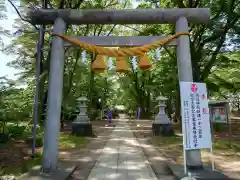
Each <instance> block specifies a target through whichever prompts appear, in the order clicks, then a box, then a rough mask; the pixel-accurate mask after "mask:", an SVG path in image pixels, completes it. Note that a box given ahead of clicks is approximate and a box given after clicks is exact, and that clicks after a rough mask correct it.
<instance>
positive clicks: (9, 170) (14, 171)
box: [0, 153, 41, 177]
mask: <svg viewBox="0 0 240 180" xmlns="http://www.w3.org/2000/svg"><path fill="white" fill-rule="evenodd" d="M40 164H41V153H36V156H35V158H29V159H25V160H24V162H23V164H22V166H20V167H19V166H18V167H1V169H0V177H1V176H4V175H13V176H20V175H21V174H23V173H26V172H28V171H29V170H30V169H31V168H32V167H34V166H38V165H40Z"/></svg>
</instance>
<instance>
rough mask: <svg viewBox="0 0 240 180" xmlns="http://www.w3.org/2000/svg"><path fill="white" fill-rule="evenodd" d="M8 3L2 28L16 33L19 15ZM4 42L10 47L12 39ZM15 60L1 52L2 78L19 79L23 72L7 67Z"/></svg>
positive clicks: (0, 22) (16, 2) (4, 38)
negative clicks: (14, 25) (15, 21)
mask: <svg viewBox="0 0 240 180" xmlns="http://www.w3.org/2000/svg"><path fill="white" fill-rule="evenodd" d="M5 2H6V9H7V18H6V19H3V20H0V26H1V27H4V28H5V29H7V30H10V31H11V32H12V33H14V32H16V31H17V29H14V28H13V27H12V26H13V24H14V19H16V18H18V15H17V13H16V11H15V10H14V8H13V7H12V6H11V5H10V3H8V2H7V0H6V1H5ZM12 2H14V4H15V5H16V6H19V4H20V1H18V0H12ZM137 4H138V3H136V0H133V7H134V8H135V7H136V6H137ZM1 38H2V39H3V42H4V47H6V46H7V45H9V44H10V43H11V38H8V37H5V36H1ZM12 60H14V57H13V55H12V56H11V55H6V54H4V52H0V77H3V76H5V77H7V78H8V79H13V80H16V79H17V78H18V76H17V74H18V73H19V72H21V71H20V70H17V69H14V68H11V67H9V66H7V63H8V62H11V61H12Z"/></svg>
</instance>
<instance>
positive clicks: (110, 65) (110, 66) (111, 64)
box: [108, 57, 113, 70]
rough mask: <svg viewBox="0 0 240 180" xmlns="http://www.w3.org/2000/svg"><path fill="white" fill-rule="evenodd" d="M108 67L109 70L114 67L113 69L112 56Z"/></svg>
mask: <svg viewBox="0 0 240 180" xmlns="http://www.w3.org/2000/svg"><path fill="white" fill-rule="evenodd" d="M108 69H109V70H112V69H113V61H112V58H111V57H109V58H108Z"/></svg>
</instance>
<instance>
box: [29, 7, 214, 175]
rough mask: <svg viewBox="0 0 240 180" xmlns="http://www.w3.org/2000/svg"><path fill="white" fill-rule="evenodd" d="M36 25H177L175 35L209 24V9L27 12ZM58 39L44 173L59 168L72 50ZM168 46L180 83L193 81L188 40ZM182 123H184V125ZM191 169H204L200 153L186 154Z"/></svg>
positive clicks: (127, 40) (94, 40)
mask: <svg viewBox="0 0 240 180" xmlns="http://www.w3.org/2000/svg"><path fill="white" fill-rule="evenodd" d="M28 17H29V18H30V21H31V22H32V23H33V24H37V25H48V24H54V29H53V33H55V34H65V33H66V24H77V25H82V24H175V25H176V33H178V32H188V23H208V22H210V10H209V9H208V8H174V9H123V10H77V9H59V10H58V9H38V10H33V11H30V12H28ZM74 38H76V39H78V40H80V41H82V42H86V43H89V44H94V45H100V46H141V45H144V44H150V43H152V42H154V41H156V40H159V39H161V38H164V37H159V36H152V37H148V36H140V37H138V36H136V37H134V36H132V37H114V36H111V37H74ZM69 45H70V44H69V43H68V42H65V41H64V40H63V39H61V38H59V37H53V40H52V52H51V62H50V77H49V90H48V101H47V102H48V103H47V119H46V125H45V132H44V148H43V161H42V170H43V172H51V171H53V170H55V169H56V168H57V162H58V134H59V129H60V114H61V104H62V88H63V68H64V46H69ZM169 45H176V46H177V60H178V73H179V80H180V81H188V82H192V81H193V76H192V64H191V56H190V44H189V37H188V36H187V35H181V36H180V37H178V38H177V40H176V41H172V42H171V43H170V44H169ZM182 123H183V122H182ZM186 162H187V167H188V168H189V169H192V168H194V169H201V168H202V162H201V157H200V150H189V151H187V152H186Z"/></svg>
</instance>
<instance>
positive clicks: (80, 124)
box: [72, 97, 93, 136]
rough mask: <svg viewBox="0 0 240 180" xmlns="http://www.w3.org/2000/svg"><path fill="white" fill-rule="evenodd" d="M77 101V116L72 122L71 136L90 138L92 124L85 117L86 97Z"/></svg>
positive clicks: (86, 116)
mask: <svg viewBox="0 0 240 180" xmlns="http://www.w3.org/2000/svg"><path fill="white" fill-rule="evenodd" d="M77 101H78V104H79V114H78V116H77V118H76V119H75V120H74V121H73V122H72V134H74V135H77V136H92V135H93V131H92V124H91V121H90V120H89V117H88V115H87V105H86V102H87V101H88V99H87V98H86V97H80V98H78V99H77Z"/></svg>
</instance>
